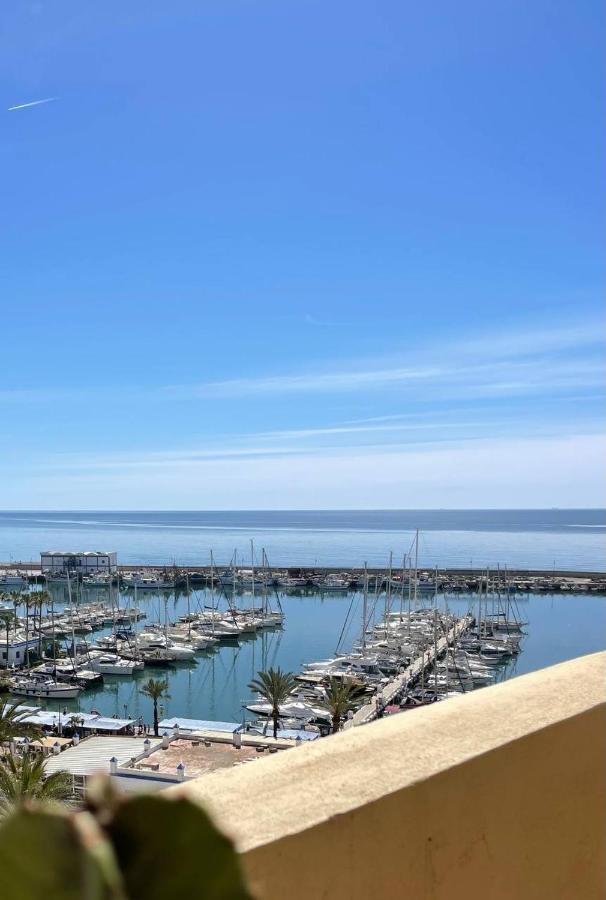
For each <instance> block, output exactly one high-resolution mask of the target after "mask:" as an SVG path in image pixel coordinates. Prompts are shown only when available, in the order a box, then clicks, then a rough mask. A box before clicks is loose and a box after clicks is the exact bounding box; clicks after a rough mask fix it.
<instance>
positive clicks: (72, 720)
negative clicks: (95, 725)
mask: <svg viewBox="0 0 606 900" xmlns="http://www.w3.org/2000/svg"><path fill="white" fill-rule="evenodd" d="M66 725H67V728H69V729H70V730H71V733H72V734H75V733H76V731H77V730H78V728H81V727H82V725H84V719H83V718H82V716H79V715H78V713H73V715H71V716H70V717H69V719H68V720H67V723H66Z"/></svg>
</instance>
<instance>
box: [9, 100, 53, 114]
mask: <svg viewBox="0 0 606 900" xmlns="http://www.w3.org/2000/svg"><path fill="white" fill-rule="evenodd" d="M58 99H59V98H58V97H44V98H43V99H42V100H30V101H29V102H28V103H18V104H17V105H16V106H9V107H8V109H7V112H15V110H17V109H30V107H32V106H42V105H43V104H44V103H54V101H55V100H58Z"/></svg>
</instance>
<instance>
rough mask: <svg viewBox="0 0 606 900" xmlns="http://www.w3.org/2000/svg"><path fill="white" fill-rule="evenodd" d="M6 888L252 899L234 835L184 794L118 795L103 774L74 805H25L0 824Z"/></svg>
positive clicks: (48, 898) (32, 898)
mask: <svg viewBox="0 0 606 900" xmlns="http://www.w3.org/2000/svg"><path fill="white" fill-rule="evenodd" d="M0 871H1V872H2V888H3V896H6V897H7V898H8V897H11V898H13V897H15V898H17V897H18V898H19V900H41V898H44V900H167V898H170V900H251V894H250V893H249V892H248V890H247V888H246V886H245V883H244V880H243V877H242V873H241V870H240V865H239V862H238V858H237V856H236V853H235V851H234V849H233V846H232V844H231V842H230V841H229V840H228V839H227V838H226V837H225V836H224V835H222V834H221V833H220V832H219V831H218V830H217V829H216V828H215V826H214V825H213V823H212V822H211V820H210V819H209V818H208V816H207V815H206V813H205V812H204V810H203V809H201V808H200V807H199V806H197V805H196V804H194V803H192V802H191V801H189V800H187V799H185V798H183V797H178V796H177V797H174V798H173V797H162V796H159V795H156V794H152V795H140V796H136V797H133V798H132V799H128V800H124V799H119V798H118V797H117V796H116V795H115V794H114V793H113V792H112V791H111V789H110V788H109V784H108V781H107V779H106V778H104V779H103V781H102V782H98V783H97V785H96V786H93V787H92V788H91V790H90V791H89V799H88V806H87V808H86V809H85V810H82V811H78V812H74V811H69V810H65V809H63V810H62V809H51V808H48V807H36V806H33V805H32V806H30V807H22V808H20V809H18V810H17V811H16V812H14V813H13V814H12V815H10V816H8V817H7V818H6V819H5V820H4V822H3V824H2V826H1V827H0Z"/></svg>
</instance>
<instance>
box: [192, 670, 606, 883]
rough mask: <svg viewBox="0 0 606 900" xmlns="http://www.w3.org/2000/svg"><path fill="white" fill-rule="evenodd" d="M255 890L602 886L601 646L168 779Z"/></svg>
mask: <svg viewBox="0 0 606 900" xmlns="http://www.w3.org/2000/svg"><path fill="white" fill-rule="evenodd" d="M178 790H179V792H187V793H188V794H189V795H191V796H195V797H196V798H198V799H200V800H202V801H203V802H204V804H205V805H206V806H207V807H209V808H210V809H211V812H212V813H213V814H214V816H215V818H216V819H217V820H218V822H219V824H220V825H221V826H222V827H223V828H224V830H226V831H227V832H228V833H230V834H231V835H232V836H233V837H234V839H235V841H236V843H237V846H238V848H239V849H240V851H241V853H242V859H243V863H244V866H245V868H246V870H247V872H248V874H249V877H250V879H251V882H252V884H253V886H254V888H255V890H256V892H257V896H258V897H259V898H263V900H274V898H275V900H284V898H287V900H299V898H301V900H302V898H305V900H316V898H323V897H327V898H328V897H330V898H331V900H341V898H343V900H345V898H348V900H357V898H397V897H410V898H432V900H441V898H445V900H446V898H448V900H458V898H466V900H470V898H475V897H478V898H483V900H493V898H494V900H497V898H499V900H500V898H503V900H504V898H508V900H511V898H537V900H539V898H540V900H548V898H549V900H551V898H566V900H573V898H574V900H576V898H583V900H584V898H603V897H605V896H606V858H605V854H606V828H605V816H606V654H596V655H593V656H589V657H583V658H581V659H579V660H573V661H572V662H570V663H565V664H562V665H560V666H555V667H553V668H551V669H545V670H543V671H541V672H537V673H534V674H532V675H528V676H524V677H522V678H518V679H514V680H513V681H511V682H507V683H506V684H503V685H499V686H496V687H493V688H487V689H485V690H482V691H477V692H475V693H473V694H471V695H469V696H467V697H461V698H457V699H453V700H449V701H448V702H447V703H440V704H436V705H434V706H431V707H426V708H424V709H422V710H415V711H412V712H410V713H404V714H402V715H400V716H396V717H393V718H391V719H387V720H383V721H380V722H376V723H373V724H372V725H367V726H364V727H362V728H358V729H354V730H352V731H350V732H347V733H345V734H341V735H337V736H335V737H334V738H330V739H328V740H325V741H321V742H318V743H317V744H316V745H312V746H305V747H302V748H299V749H297V750H291V751H288V752H287V753H283V754H280V755H279V756H277V757H274V758H270V759H265V760H259V761H258V762H255V763H254V764H249V765H247V766H243V767H241V768H238V769H235V770H231V771H229V772H221V773H217V774H216V775H212V776H209V777H206V778H201V779H199V780H197V781H194V782H189V783H188V784H187V785H184V786H182V787H180V788H179V789H178Z"/></svg>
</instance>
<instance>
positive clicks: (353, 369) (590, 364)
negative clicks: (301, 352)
mask: <svg viewBox="0 0 606 900" xmlns="http://www.w3.org/2000/svg"><path fill="white" fill-rule="evenodd" d="M603 347H604V338H603V335H602V331H601V328H600V325H599V323H597V322H581V323H570V324H567V325H565V326H564V325H562V326H558V327H554V328H551V329H547V330H540V329H536V330H534V331H533V330H530V329H527V330H525V331H518V332H512V333H509V334H508V333H505V334H501V333H496V334H494V335H485V336H484V337H482V338H473V339H472V338H470V339H468V340H466V341H455V342H452V343H450V344H447V345H442V346H439V345H438V346H431V347H426V348H423V347H418V348H416V350H415V353H414V356H413V355H412V354H411V352H410V351H408V352H407V357H406V363H403V362H402V360H398V359H393V360H390V364H387V361H386V360H385V359H384V360H383V361H382V364H380V363H377V362H375V365H374V366H373V365H372V363H371V362H367V363H366V365H364V366H363V365H362V364H361V363H357V364H356V362H354V361H351V362H349V363H345V362H344V363H343V365H342V368H341V369H340V370H336V371H335V370H334V369H332V370H325V371H321V370H320V371H318V369H315V370H314V371H302V372H283V373H274V374H268V375H252V376H250V377H241V378H230V379H225V380H217V381H207V382H202V383H199V384H192V385H176V386H171V387H168V388H166V390H167V391H168V392H170V393H173V394H174V395H175V396H183V397H196V396H198V397H204V398H213V397H215V398H238V397H249V396H255V395H280V394H285V395H286V394H339V393H346V392H357V391H360V392H361V391H375V392H376V391H379V390H383V391H389V390H392V391H393V390H398V391H406V390H408V391H409V393H411V394H413V393H416V394H417V395H418V397H419V398H420V399H422V398H423V397H429V396H430V395H435V396H436V397H437V396H439V395H440V393H441V392H442V393H441V395H442V396H447V397H449V398H459V399H461V400H464V399H481V398H482V397H485V398H489V397H499V396H508V395H509V396H512V397H516V396H521V395H525V394H538V393H542V392H545V391H547V392H553V391H556V390H560V391H564V392H565V391H568V390H572V389H577V388H581V389H592V388H595V387H599V386H601V385H602V367H603V359H602V358H601V357H599V354H598V352H597V351H598V349H599V348H603ZM444 392H445V393H444Z"/></svg>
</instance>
